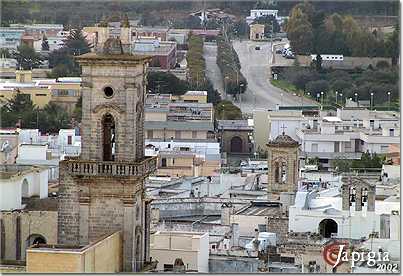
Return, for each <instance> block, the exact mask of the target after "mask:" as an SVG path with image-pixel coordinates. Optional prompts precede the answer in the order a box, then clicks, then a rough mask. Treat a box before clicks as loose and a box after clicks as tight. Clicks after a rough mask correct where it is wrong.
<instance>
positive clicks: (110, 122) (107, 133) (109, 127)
mask: <svg viewBox="0 0 403 276" xmlns="http://www.w3.org/2000/svg"><path fill="white" fill-rule="evenodd" d="M114 146H115V120H114V118H113V116H112V115H111V114H109V113H107V114H105V115H104V116H103V118H102V152H103V160H104V161H114V160H115V156H114Z"/></svg>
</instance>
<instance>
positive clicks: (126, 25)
mask: <svg viewBox="0 0 403 276" xmlns="http://www.w3.org/2000/svg"><path fill="white" fill-rule="evenodd" d="M122 27H123V28H130V21H129V17H128V16H127V14H125V15H124V16H123V19H122Z"/></svg>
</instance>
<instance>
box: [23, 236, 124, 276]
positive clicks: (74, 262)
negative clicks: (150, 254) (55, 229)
mask: <svg viewBox="0 0 403 276" xmlns="http://www.w3.org/2000/svg"><path fill="white" fill-rule="evenodd" d="M122 255H123V254H122V234H121V233H120V232H115V233H113V234H111V235H106V236H105V237H102V238H100V239H99V240H97V241H94V242H93V243H90V244H89V245H86V246H69V247H66V246H60V245H56V244H49V245H45V244H39V245H34V246H32V247H30V248H29V249H28V250H27V267H26V272H29V273H84V272H85V273H116V272H120V271H122V263H123V262H122V260H123V259H122Z"/></svg>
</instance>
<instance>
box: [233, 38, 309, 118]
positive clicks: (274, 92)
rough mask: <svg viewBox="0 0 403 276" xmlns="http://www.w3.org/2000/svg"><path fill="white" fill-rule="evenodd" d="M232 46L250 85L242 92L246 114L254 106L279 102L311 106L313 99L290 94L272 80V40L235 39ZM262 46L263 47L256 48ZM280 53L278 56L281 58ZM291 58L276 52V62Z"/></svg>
mask: <svg viewBox="0 0 403 276" xmlns="http://www.w3.org/2000/svg"><path fill="white" fill-rule="evenodd" d="M233 46H234V49H235V51H236V52H237V54H238V57H239V60H240V62H241V72H242V74H243V75H244V76H245V78H246V79H247V81H248V88H247V90H246V91H245V93H244V94H243V95H242V99H241V103H239V102H238V101H237V102H236V103H235V104H236V105H238V106H240V107H241V110H242V112H243V113H251V112H252V111H253V109H275V108H276V105H277V104H278V105H284V106H290V105H293V106H298V105H302V104H303V105H312V104H314V102H313V101H311V100H308V99H306V98H304V99H303V100H302V99H301V97H298V96H294V95H292V94H290V93H287V92H285V91H283V90H281V89H279V88H277V87H275V86H273V85H272V84H271V83H270V78H271V74H270V66H271V65H272V64H271V62H272V57H271V51H270V43H268V42H253V41H249V40H245V41H242V42H240V41H234V42H233ZM256 46H260V50H255V47H256ZM278 56H279V57H278ZM290 62H292V60H285V59H284V58H282V57H281V56H280V55H276V64H275V65H277V63H278V64H282V65H283V64H284V65H285V64H286V63H290Z"/></svg>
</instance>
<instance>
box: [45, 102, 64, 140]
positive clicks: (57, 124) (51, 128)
mask: <svg viewBox="0 0 403 276" xmlns="http://www.w3.org/2000/svg"><path fill="white" fill-rule="evenodd" d="M39 122H40V125H39V129H40V131H41V132H44V133H58V132H59V130H60V129H63V128H69V127H70V117H69V115H68V113H67V112H66V110H64V108H62V107H61V106H59V105H57V104H55V103H52V102H50V103H49V104H47V105H46V106H45V107H44V108H43V110H41V112H40V113H39Z"/></svg>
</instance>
